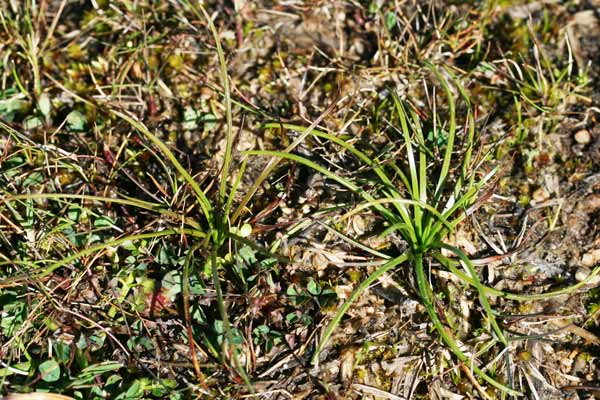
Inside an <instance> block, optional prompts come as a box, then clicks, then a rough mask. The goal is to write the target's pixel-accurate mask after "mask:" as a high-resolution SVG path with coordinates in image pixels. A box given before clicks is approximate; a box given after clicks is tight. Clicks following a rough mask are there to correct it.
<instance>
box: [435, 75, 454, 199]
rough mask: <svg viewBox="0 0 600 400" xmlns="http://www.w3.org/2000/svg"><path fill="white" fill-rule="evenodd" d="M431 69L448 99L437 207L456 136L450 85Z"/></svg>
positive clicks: (437, 188)
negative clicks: (445, 137) (446, 133)
mask: <svg viewBox="0 0 600 400" xmlns="http://www.w3.org/2000/svg"><path fill="white" fill-rule="evenodd" d="M431 70H432V71H433V73H434V74H435V76H436V77H437V79H438V81H439V82H440V84H441V85H442V88H443V89H444V92H445V93H446V98H447V100H448V111H449V113H450V116H449V121H448V123H449V127H448V137H447V141H446V150H445V152H444V159H443V161H442V169H441V171H440V175H439V177H438V183H437V185H436V188H435V194H434V205H435V206H436V207H437V206H438V204H439V201H440V198H441V197H442V193H443V191H444V185H445V183H446V178H447V177H448V173H449V171H450V161H451V160H452V152H453V150H454V138H455V136H456V107H455V104H454V96H453V95H452V91H451V90H450V86H448V82H447V81H446V78H444V77H443V76H442V74H440V72H439V71H438V70H437V69H436V68H435V67H433V66H432V67H431Z"/></svg>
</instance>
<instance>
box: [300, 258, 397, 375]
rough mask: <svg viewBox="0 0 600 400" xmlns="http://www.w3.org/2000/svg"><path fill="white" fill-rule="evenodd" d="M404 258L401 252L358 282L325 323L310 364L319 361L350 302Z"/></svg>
mask: <svg viewBox="0 0 600 400" xmlns="http://www.w3.org/2000/svg"><path fill="white" fill-rule="evenodd" d="M406 260H408V255H406V254H403V255H401V256H399V257H396V258H394V259H392V260H390V261H388V262H387V263H385V264H384V265H382V266H381V267H379V269H377V271H375V272H374V273H372V274H371V275H369V277H368V278H367V279H365V280H364V281H362V282H361V283H360V285H358V287H357V288H356V289H355V290H354V291H353V292H352V294H351V295H350V297H348V300H346V301H345V302H344V304H343V305H342V306H341V307H340V309H339V310H338V311H337V312H336V313H335V315H334V317H333V319H332V320H331V321H330V322H329V324H327V327H326V328H325V331H324V332H323V335H322V336H321V339H320V341H319V345H318V347H317V348H316V350H315V352H314V354H313V357H312V360H311V363H312V364H316V363H317V362H318V361H319V355H320V354H321V351H322V350H323V348H324V347H325V345H326V344H327V342H328V341H329V338H330V337H331V335H332V334H333V331H334V330H335V328H337V326H338V325H339V324H340V322H341V321H342V318H343V317H344V315H345V314H346V312H347V311H348V309H349V308H350V306H351V305H352V303H354V302H355V301H356V299H358V297H359V296H360V295H361V294H362V293H363V292H364V291H365V290H366V289H367V288H368V287H369V286H371V284H372V283H373V282H375V281H376V280H377V279H379V277H381V276H382V275H383V274H385V273H386V272H387V271H389V270H391V269H392V268H394V267H396V266H397V265H400V264H402V263H403V262H405V261H406Z"/></svg>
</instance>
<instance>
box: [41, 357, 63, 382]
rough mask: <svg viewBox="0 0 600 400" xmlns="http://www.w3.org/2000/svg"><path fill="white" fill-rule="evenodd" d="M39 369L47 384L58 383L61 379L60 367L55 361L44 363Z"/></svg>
mask: <svg viewBox="0 0 600 400" xmlns="http://www.w3.org/2000/svg"><path fill="white" fill-rule="evenodd" d="M38 369H39V370H40V373H41V374H42V380H43V381H45V382H56V381H57V380H58V379H59V378H60V365H58V363H57V362H56V361H55V360H48V361H44V362H43V363H41V364H40V366H39V367H38Z"/></svg>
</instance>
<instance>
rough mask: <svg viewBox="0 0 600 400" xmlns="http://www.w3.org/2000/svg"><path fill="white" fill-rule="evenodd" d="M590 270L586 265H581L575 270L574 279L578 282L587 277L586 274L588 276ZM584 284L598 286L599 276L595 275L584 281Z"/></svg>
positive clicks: (599, 282)
mask: <svg viewBox="0 0 600 400" xmlns="http://www.w3.org/2000/svg"><path fill="white" fill-rule="evenodd" d="M591 272H592V271H590V269H589V268H588V267H585V266H581V267H579V268H578V269H577V272H575V279H576V280H577V281H578V282H581V281H584V280H586V279H587V278H588V276H590V273H591ZM586 284H587V285H590V286H598V285H599V284H600V276H599V275H595V276H594V277H593V278H591V279H590V280H589V281H588V282H586Z"/></svg>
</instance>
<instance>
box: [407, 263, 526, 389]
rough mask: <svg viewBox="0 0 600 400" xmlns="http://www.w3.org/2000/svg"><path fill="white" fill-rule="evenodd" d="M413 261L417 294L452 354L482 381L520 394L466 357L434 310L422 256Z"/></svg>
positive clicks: (432, 297)
mask: <svg viewBox="0 0 600 400" xmlns="http://www.w3.org/2000/svg"><path fill="white" fill-rule="evenodd" d="M414 263H415V273H416V278H417V286H418V289H419V296H420V297H421V300H422V301H423V305H424V306H425V309H426V310H427V314H428V315H429V318H430V319H431V322H432V323H433V326H434V327H435V329H436V331H437V332H438V334H439V335H440V337H441V338H442V341H443V342H444V343H445V344H446V346H448V348H449V349H450V350H451V351H452V353H454V355H455V356H456V357H457V358H458V359H459V360H460V361H462V362H464V363H465V364H467V365H468V366H469V368H471V369H472V370H473V371H474V372H475V373H476V374H477V375H478V376H479V377H481V378H482V379H483V380H484V381H486V382H487V383H489V384H490V385H492V386H494V387H495V388H497V389H500V390H501V391H503V392H506V393H508V394H510V395H512V396H521V395H522V393H520V392H518V391H516V390H514V389H512V388H510V387H507V386H505V385H503V384H501V383H500V382H498V381H496V380H495V379H494V378H492V377H491V376H489V375H487V374H486V373H485V372H483V371H482V370H481V369H480V368H479V367H478V366H476V365H474V363H473V360H472V359H471V358H470V357H467V355H466V354H465V353H463V352H462V350H461V349H460V347H459V346H458V344H457V343H456V341H455V340H454V337H453V335H452V333H451V332H448V331H447V330H446V327H444V325H443V324H442V321H441V320H440V317H439V316H438V314H437V312H436V306H435V304H434V296H433V293H432V291H431V287H430V285H429V280H428V279H427V276H426V275H425V268H424V267H423V257H422V255H420V254H415V255H414Z"/></svg>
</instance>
